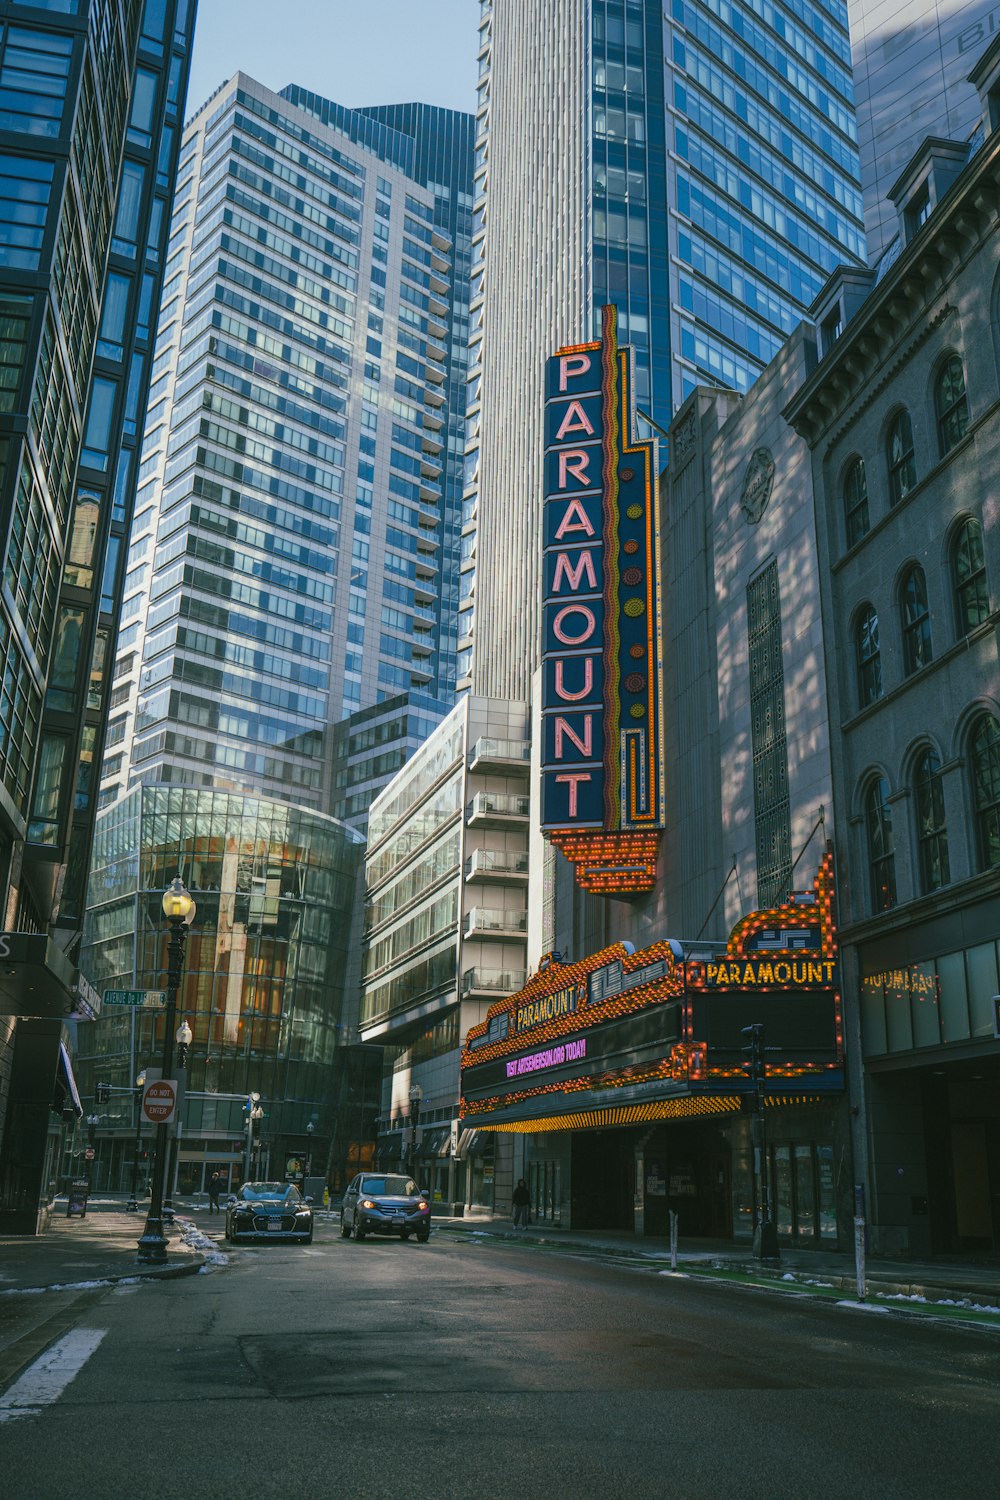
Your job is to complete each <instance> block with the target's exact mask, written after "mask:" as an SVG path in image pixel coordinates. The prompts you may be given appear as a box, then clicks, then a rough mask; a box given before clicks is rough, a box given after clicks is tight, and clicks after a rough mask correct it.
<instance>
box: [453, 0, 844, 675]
mask: <svg viewBox="0 0 1000 1500" xmlns="http://www.w3.org/2000/svg"><path fill="white" fill-rule="evenodd" d="M479 68H480V77H479V86H478V87H479V92H478V97H477V111H476V147H475V150H476V155H475V171H476V176H475V202H474V208H473V246H472V298H471V308H470V369H469V407H468V411H469V422H468V433H467V454H466V481H467V484H466V490H465V496H464V500H465V505H464V512H463V522H464V524H463V578H462V601H461V607H462V620H463V624H462V628H461V631H460V635H461V646H460V659H459V682H460V683H461V684H470V685H473V686H474V690H475V691H476V692H480V693H484V694H487V695H492V696H501V697H504V696H506V697H518V696H523V695H524V694H525V693H526V692H527V683H528V680H529V677H530V673H531V671H532V669H533V667H534V665H535V664H536V663H537V659H538V642H539V634H540V628H539V614H538V593H539V590H538V569H539V562H540V547H539V544H538V537H539V535H540V512H541V494H542V484H541V463H542V438H541V418H542V371H543V363H544V358H545V356H546V354H548V353H549V352H551V350H553V349H555V348H556V347H558V346H560V345H565V344H571V343H574V342H578V341H580V340H581V339H585V338H588V337H594V336H595V335H596V333H597V332H598V328H599V315H600V308H601V305H602V304H603V303H604V302H614V303H616V304H617V306H618V308H619V313H620V331H621V340H622V342H623V343H625V342H627V343H629V344H631V345H632V346H633V348H634V349H635V353H636V397H637V404H638V406H639V408H640V410H641V411H644V412H646V413H648V414H649V415H650V416H651V417H653V419H654V420H655V421H657V422H659V423H661V424H665V423H666V422H667V421H669V419H670V417H671V415H672V413H673V412H674V411H675V410H676V409H677V407H678V406H679V405H680V403H681V402H682V401H683V400H684V398H685V397H686V396H687V395H688V394H689V392H690V391H691V390H693V389H694V388H695V386H696V385H698V384H707V385H724V386H728V387H731V388H733V389H735V390H737V391H744V390H746V389H747V388H748V387H749V385H750V384H751V383H752V382H753V380H754V379H755V378H756V376H757V375H758V374H759V373H760V371H761V370H762V369H763V368H764V367H765V365H767V364H768V362H769V361H770V360H771V359H772V358H773V356H774V355H775V354H776V352H777V351H778V349H779V348H780V346H781V344H782V343H783V341H784V339H785V338H786V337H787V335H788V334H789V333H790V332H791V330H792V329H793V328H794V327H795V325H796V324H797V323H798V322H799V321H800V319H801V318H802V316H803V315H804V313H805V310H806V309H807V308H808V306H809V304H810V303H811V302H812V300H813V298H814V297H815V296H816V294H817V293H818V292H819V290H820V287H821V286H822V284H823V282H824V280H825V278H826V276H827V274H828V273H829V271H830V270H831V269H832V268H833V267H834V266H835V265H837V264H838V263H840V262H845V261H847V262H852V261H860V260H862V259H863V258H864V255H865V243H864V235H863V229H862V222H861V216H862V204H861V196H860V193H859V190H858V151H857V143H856V130H855V123H854V106H853V92H852V82H851V52H850V43H849V38H848V31H847V7H846V5H845V4H842V3H840V0H793V3H789V4H787V5H786V4H782V3H778V0H746V3H744V0H672V3H671V4H670V5H669V6H668V7H664V6H662V5H661V4H660V3H659V0H566V3H563V4H554V3H552V0H517V3H514V0H481V5H480V48H479ZM515 245H516V247H517V253H516V254H512V253H511V246H515ZM511 474H516V475H517V479H516V483H512V482H511V478H510V476H511ZM473 643H475V650H474V652H473Z"/></svg>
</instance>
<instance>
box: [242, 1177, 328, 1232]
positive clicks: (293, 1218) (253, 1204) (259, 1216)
mask: <svg viewBox="0 0 1000 1500" xmlns="http://www.w3.org/2000/svg"><path fill="white" fill-rule="evenodd" d="M311 1201H312V1200H311V1199H309V1198H305V1199H304V1198H303V1197H302V1195H301V1194H300V1192H299V1190H298V1188H297V1187H295V1186H294V1185H293V1184H292V1183H290V1182H245V1183H244V1184H243V1186H242V1187H241V1188H240V1190H239V1192H238V1193H237V1194H236V1196H235V1197H234V1198H230V1200H229V1202H228V1203H227V1204H226V1239H227V1240H230V1241H231V1242H232V1243H233V1244H235V1243H236V1241H237V1240H253V1239H256V1240H298V1241H299V1242H300V1243H302V1244H306V1245H309V1244H311V1243H312V1237H313V1215H312V1208H311V1207H310V1204H311Z"/></svg>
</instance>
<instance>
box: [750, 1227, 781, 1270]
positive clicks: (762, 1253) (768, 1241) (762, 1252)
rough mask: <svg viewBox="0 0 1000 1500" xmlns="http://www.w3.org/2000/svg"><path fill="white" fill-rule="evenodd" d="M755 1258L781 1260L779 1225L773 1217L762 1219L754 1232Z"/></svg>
mask: <svg viewBox="0 0 1000 1500" xmlns="http://www.w3.org/2000/svg"><path fill="white" fill-rule="evenodd" d="M753 1258H754V1260H780V1259H781V1256H780V1253H779V1251H778V1227H777V1225H776V1224H775V1222H774V1220H773V1219H761V1220H760V1221H759V1222H758V1224H757V1228H756V1229H755V1230H754V1234H753Z"/></svg>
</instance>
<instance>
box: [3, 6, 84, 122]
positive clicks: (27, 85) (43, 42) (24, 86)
mask: <svg viewBox="0 0 1000 1500" xmlns="http://www.w3.org/2000/svg"><path fill="white" fill-rule="evenodd" d="M5 40H6V46H5V47H4V49H3V61H2V63H0V130H9V131H12V132H14V133H15V134H17V135H40V136H47V137H50V138H53V139H54V138H55V137H57V136H58V135H59V133H60V131H61V130H62V119H63V113H64V110H65V105H66V91H67V89H68V87H69V75H70V71H71V68H72V63H73V38H72V37H70V36H63V35H61V34H58V33H56V32H52V31H30V30H29V29H28V28H27V27H25V26H10V27H8V28H7V35H6V38H5Z"/></svg>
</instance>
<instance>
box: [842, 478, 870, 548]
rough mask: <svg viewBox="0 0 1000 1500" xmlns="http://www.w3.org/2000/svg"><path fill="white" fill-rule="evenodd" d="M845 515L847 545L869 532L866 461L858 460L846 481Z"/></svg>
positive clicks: (858, 540) (857, 540)
mask: <svg viewBox="0 0 1000 1500" xmlns="http://www.w3.org/2000/svg"><path fill="white" fill-rule="evenodd" d="M844 514H845V517H846V519H847V545H848V546H849V547H853V546H854V543H855V542H860V540H861V538H862V537H863V536H864V535H865V533H866V532H867V530H868V480H867V479H866V478H865V465H864V461H863V460H862V459H860V458H856V459H855V460H854V462H853V463H852V464H851V467H850V468H849V469H848V471H847V477H846V479H845V480H844Z"/></svg>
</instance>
